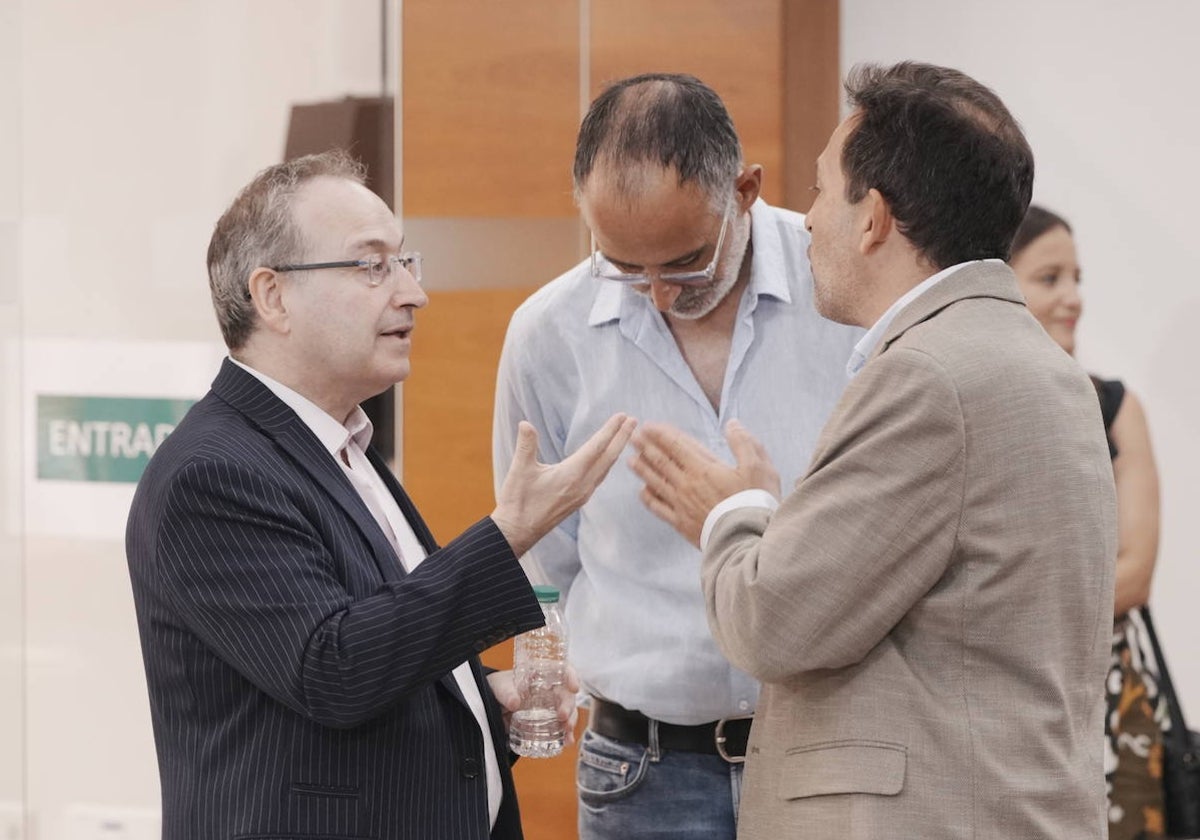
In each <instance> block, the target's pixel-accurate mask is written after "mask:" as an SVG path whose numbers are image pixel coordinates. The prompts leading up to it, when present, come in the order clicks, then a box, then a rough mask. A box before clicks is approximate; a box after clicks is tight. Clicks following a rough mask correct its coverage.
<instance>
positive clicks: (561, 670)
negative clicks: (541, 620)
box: [508, 586, 567, 758]
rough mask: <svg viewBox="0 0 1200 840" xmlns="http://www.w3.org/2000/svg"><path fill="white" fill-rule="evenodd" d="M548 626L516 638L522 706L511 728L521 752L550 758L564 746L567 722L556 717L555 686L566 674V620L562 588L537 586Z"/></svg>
mask: <svg viewBox="0 0 1200 840" xmlns="http://www.w3.org/2000/svg"><path fill="white" fill-rule="evenodd" d="M533 591H534V594H535V595H537V599H538V603H539V604H541V605H542V613H543V614H545V616H546V626H545V627H539V628H537V629H536V630H530V631H529V632H527V633H522V634H521V635H519V636H517V638H516V639H515V640H514V642H513V671H514V672H515V676H516V681H517V691H518V692H520V694H521V708H520V710H518V711H516V712H514V713H513V716H512V721H511V722H510V724H509V728H508V747H509V749H511V750H512V751H513V752H515V753H516V754H517V755H524V756H530V757H532V758H549V757H551V756H555V755H558V754H559V753H560V752H562V748H563V742H564V740H565V739H566V736H567V731H566V726H565V724H563V722H562V721H560V720H559V719H558V694H557V693H556V692H555V688H557V687H558V686H560V685H562V684H563V682H564V681H565V680H566V671H567V625H566V623H565V622H564V621H563V617H562V611H561V610H560V609H559V606H558V590H557V589H555V588H554V587H553V586H535V587H533Z"/></svg>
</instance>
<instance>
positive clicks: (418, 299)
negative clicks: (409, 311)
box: [392, 266, 429, 309]
mask: <svg viewBox="0 0 1200 840" xmlns="http://www.w3.org/2000/svg"><path fill="white" fill-rule="evenodd" d="M395 277H396V281H395V282H396V288H395V291H394V292H392V305H393V306H395V307H397V308H400V307H404V306H411V307H413V308H414V309H421V308H422V307H424V306H426V305H427V304H428V303H429V295H427V294H425V289H424V287H422V286H421V284H420V283H418V282H417V278H415V277H413V275H412V273H411V272H410V271H409V270H408V269H406V268H402V267H399V266H397V267H396V269H395Z"/></svg>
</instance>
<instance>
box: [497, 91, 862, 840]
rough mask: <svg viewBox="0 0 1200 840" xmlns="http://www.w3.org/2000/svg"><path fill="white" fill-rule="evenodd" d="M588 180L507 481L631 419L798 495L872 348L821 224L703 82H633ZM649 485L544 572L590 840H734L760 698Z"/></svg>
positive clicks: (533, 306)
mask: <svg viewBox="0 0 1200 840" xmlns="http://www.w3.org/2000/svg"><path fill="white" fill-rule="evenodd" d="M574 179H575V189H576V196H577V199H578V201H579V206H580V211H581V213H582V215H583V219H584V221H585V222H586V224H587V226H588V228H589V230H590V232H591V237H592V249H591V250H592V252H591V255H590V257H589V258H588V259H587V260H584V261H583V262H582V263H581V264H580V265H578V266H576V267H575V268H573V269H571V270H570V271H568V272H567V273H566V274H564V275H562V276H561V277H559V278H557V279H556V280H554V281H552V282H551V283H549V284H547V285H546V286H545V287H544V288H542V289H541V290H539V291H538V292H537V293H535V294H534V295H533V296H532V297H531V298H530V299H529V300H528V301H526V302H525V303H524V304H523V305H522V306H521V307H520V309H518V311H517V312H516V314H515V315H514V316H513V319H512V323H511V324H510V326H509V331H508V336H507V339H506V341H505V346H504V352H503V357H502V359H501V363H500V373H499V381H498V383H497V389H496V411H495V437H494V447H495V466H496V475H498V476H503V475H504V474H505V472H506V470H507V469H508V467H509V464H510V463H512V461H513V458H514V450H513V447H512V437H513V435H514V433H515V431H516V429H517V428H518V424H519V423H520V422H521V421H528V422H530V423H532V424H533V425H534V427H535V428H537V430H538V435H539V441H540V446H541V454H542V456H543V457H544V458H548V459H554V458H556V457H558V456H560V455H561V454H563V453H566V452H569V451H571V450H572V449H573V448H574V447H576V446H578V445H579V443H580V442H581V441H582V440H583V439H585V438H586V437H587V435H589V434H591V432H592V430H594V429H596V428H598V427H599V425H600V424H601V423H603V421H604V418H605V417H607V416H608V415H609V414H610V413H612V412H614V411H623V412H628V413H630V414H631V415H633V416H636V417H637V418H638V419H639V421H656V420H669V421H670V422H671V423H673V424H675V425H678V426H681V427H683V428H685V429H687V430H688V431H689V432H691V433H692V434H694V435H696V436H697V437H699V438H700V439H702V440H704V441H706V442H708V443H709V444H710V445H711V446H712V447H714V449H716V450H717V451H718V452H719V453H720V455H721V456H722V457H724V458H726V459H730V458H731V456H730V452H729V449H728V448H727V447H726V445H725V442H724V430H725V428H726V426H727V424H728V423H729V422H731V421H734V420H737V421H740V422H741V423H743V424H745V426H747V427H749V428H750V429H752V430H753V431H754V432H755V434H756V435H757V436H758V437H759V438H760V439H761V440H762V441H763V443H764V444H765V446H766V448H767V450H768V451H769V453H770V455H771V457H772V459H773V460H774V461H775V463H776V464H778V465H779V468H780V472H781V473H782V474H783V477H784V479H785V480H787V481H792V480H794V479H796V478H798V477H799V476H800V475H801V474H802V472H803V471H804V469H805V467H806V466H807V464H808V459H809V456H810V454H811V452H812V448H813V444H814V442H815V440H816V437H817V433H818V432H819V431H820V429H821V426H822V425H823V423H824V421H825V419H826V417H827V416H828V414H829V412H830V411H831V409H832V407H833V405H834V403H835V401H836V400H837V398H838V396H839V395H840V393H841V391H842V389H843V387H844V385H845V383H846V381H847V375H846V370H845V360H846V359H847V357H848V356H849V355H850V351H851V349H852V348H853V346H854V343H855V341H856V339H857V337H858V336H859V335H860V334H861V333H860V331H858V330H855V329H852V328H848V327H843V326H840V325H837V324H834V323H832V322H830V321H827V320H825V319H824V318H822V317H820V316H819V315H818V314H817V313H816V311H815V310H814V308H813V302H812V277H811V273H810V270H809V266H808V259H807V256H806V254H805V250H806V248H807V247H808V242H809V238H808V235H807V233H806V232H805V230H804V218H803V217H802V216H800V215H798V214H796V213H792V212H789V211H786V210H781V209H778V208H775V207H771V206H769V205H767V204H766V203H765V202H763V201H762V200H760V199H759V190H760V185H761V181H762V168H761V167H760V166H757V165H747V164H746V163H745V162H744V161H743V159H742V150H741V144H740V142H739V140H738V137H737V134H736V132H735V130H734V127H733V122H732V120H731V119H730V117H729V114H728V113H727V111H726V109H725V107H724V105H723V103H722V102H721V100H720V98H719V97H718V96H717V94H716V93H715V92H713V91H712V90H711V89H710V88H709V87H707V86H706V85H704V84H703V83H702V82H700V81H699V80H697V79H695V78H692V77H690V76H683V75H668V74H654V75H646V76H638V77H635V78H630V79H625V80H623V81H619V82H617V83H616V84H614V85H612V86H611V87H609V88H608V89H607V90H606V91H604V92H603V93H602V94H601V95H600V96H599V97H598V98H597V99H596V101H595V102H593V103H592V105H591V108H590V109H589V111H588V113H587V115H586V116H585V118H584V120H583V124H582V126H581V127H580V131H579V138H578V144H577V147H576V155H575V167H574ZM639 489H640V482H638V481H637V479H636V477H635V476H634V475H633V474H632V473H631V472H630V471H629V470H628V469H627V467H626V466H625V465H623V464H622V465H618V466H617V467H616V468H614V469H613V470H612V472H611V473H610V474H609V476H608V478H607V479H606V480H605V481H604V483H603V484H601V486H600V487H599V488H598V489H597V491H596V493H595V495H594V496H593V498H592V500H591V501H590V502H589V503H588V504H586V505H585V506H584V507H583V508H581V509H580V511H579V512H578V513H576V514H574V515H572V516H570V517H568V518H567V519H566V520H565V521H564V522H563V524H562V525H560V526H559V527H558V528H556V529H555V530H554V531H553V532H552V533H551V534H550V535H548V536H547V538H546V539H545V540H543V541H542V542H541V543H540V544H539V545H538V546H537V548H535V549H534V550H532V551H531V552H530V553H529V555H528V557H527V561H526V563H527V568H528V569H529V570H530V572H531V576H538V577H542V578H544V579H546V580H547V581H549V582H551V583H553V584H555V585H557V586H558V587H559V588H560V589H561V590H562V591H563V592H564V593H565V597H566V616H567V624H568V626H569V627H570V633H571V641H570V656H571V662H572V664H573V665H574V666H575V668H576V669H577V670H578V672H579V674H580V677H581V680H582V682H583V684H584V689H585V690H586V691H587V692H588V693H589V694H590V695H591V698H592V699H591V703H590V705H591V711H590V716H589V728H588V731H587V733H586V734H585V735H584V738H583V741H582V743H581V747H580V758H579V766H578V775H577V779H578V788H579V797H580V807H579V831H580V836H581V838H583V840H608V838H625V837H637V838H639V840H640V839H641V838H649V839H650V840H652V838H657V837H668V836H669V837H672V838H685V837H686V838H697V840H700V839H701V838H702V840H724V839H725V838H728V840H732V838H733V837H734V834H735V831H736V816H737V806H738V796H739V788H740V783H741V762H742V761H743V758H744V755H745V744H746V738H747V733H748V730H749V724H750V721H749V718H750V715H751V714H752V713H753V711H754V709H755V704H756V701H757V699H758V684H757V682H756V681H755V680H754V679H752V678H751V677H749V676H748V675H747V674H745V673H744V672H742V671H740V670H738V669H737V668H734V667H733V666H731V665H730V664H729V663H728V662H727V661H726V660H725V659H724V657H722V656H721V654H720V652H719V651H718V650H717V647H716V645H715V643H714V642H713V639H712V636H711V635H710V633H709V630H708V626H707V622H706V618H705V606H704V601H703V598H702V596H701V590H700V555H699V552H697V550H696V549H695V548H694V547H692V546H691V545H689V544H688V543H687V541H685V540H684V539H683V538H681V537H680V536H679V535H678V534H676V533H675V532H674V531H673V530H672V529H671V528H670V527H668V526H666V525H664V524H663V523H662V522H660V521H658V520H657V519H656V518H655V517H654V516H653V515H651V514H650V513H649V512H648V511H646V509H645V508H644V507H643V506H642V504H641V502H640V501H639V499H638V493H639Z"/></svg>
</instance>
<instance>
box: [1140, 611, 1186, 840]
mask: <svg viewBox="0 0 1200 840" xmlns="http://www.w3.org/2000/svg"><path fill="white" fill-rule="evenodd" d="M1139 611H1140V612H1141V615H1142V623H1143V624H1144V625H1145V627H1146V635H1147V636H1149V637H1150V647H1151V648H1152V649H1153V651H1154V660H1155V664H1156V665H1157V666H1158V687H1159V691H1160V693H1161V695H1162V697H1163V698H1164V699H1165V700H1166V703H1167V712H1168V714H1169V715H1170V718H1171V729H1170V731H1169V732H1164V733H1163V797H1164V800H1165V802H1164V804H1165V806H1166V807H1165V811H1166V814H1165V816H1166V823H1167V826H1166V828H1167V836H1169V837H1173V838H1200V733H1197V732H1191V731H1189V730H1188V728H1187V724H1186V723H1185V722H1184V719H1183V707H1182V706H1180V705H1179V698H1178V697H1177V696H1176V695H1175V684H1174V683H1173V682H1171V672H1170V670H1169V669H1168V668H1167V660H1166V658H1165V657H1164V656H1163V652H1162V647H1161V646H1159V644H1158V634H1157V633H1155V632H1154V621H1153V619H1151V618H1150V607H1149V605H1147V606H1144V607H1142V608H1141V609H1140V610H1139Z"/></svg>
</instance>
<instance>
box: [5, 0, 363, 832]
mask: <svg viewBox="0 0 1200 840" xmlns="http://www.w3.org/2000/svg"><path fill="white" fill-rule="evenodd" d="M0 3H4V4H6V5H5V6H4V10H3V14H0V26H3V27H5V31H4V37H3V44H4V46H8V44H9V41H13V42H15V44H17V45H19V53H17V52H15V51H10V50H0V67H3V68H4V69H5V70H6V71H7V70H8V69H9V64H12V63H17V62H16V61H14V59H13V56H14V55H19V67H17V68H16V69H17V70H19V72H18V73H14V74H13V75H12V76H9V75H8V73H7V72H6V73H4V74H0V75H2V76H3V77H4V78H3V82H4V84H8V83H9V82H10V80H11V79H15V78H19V80H20V82H19V85H20V86H19V93H20V95H19V100H18V102H17V103H13V102H11V101H10V99H12V98H13V97H10V96H4V95H3V94H4V91H5V90H7V88H4V87H0V108H2V109H3V113H2V115H0V120H4V121H7V120H8V119H9V116H10V114H12V113H15V114H17V115H19V116H20V117H21V119H20V120H19V121H18V122H17V123H16V124H17V125H19V126H20V138H19V144H17V145H19V146H20V159H19V167H15V168H14V171H19V173H20V175H19V191H20V195H21V206H20V212H19V223H20V242H21V254H22V260H21V270H20V277H21V280H20V284H19V295H18V298H19V300H18V303H19V306H17V305H12V306H9V307H8V308H7V309H6V308H5V305H4V300H3V295H2V293H0V318H4V322H3V323H4V325H5V326H6V328H10V329H9V330H8V331H9V332H12V331H15V332H16V333H17V334H18V335H19V337H20V338H21V339H23V341H22V342H21V347H22V350H23V352H24V356H25V359H24V361H25V368H24V370H25V373H24V376H25V379H26V385H29V384H30V380H31V379H33V378H36V377H38V376H42V375H44V373H45V371H46V370H47V369H48V367H49V366H50V365H51V361H52V360H51V359H49V358H47V357H46V356H45V355H44V348H48V347H50V348H52V347H54V346H55V345H56V344H61V340H62V339H66V338H79V339H83V340H84V341H86V342H90V343H91V347H92V348H94V349H85V350H84V351H83V352H81V353H79V363H78V368H79V371H83V372H84V373H86V371H88V370H89V369H90V366H94V365H96V364H97V359H98V358H100V357H104V358H109V357H113V356H114V354H116V355H120V354H127V355H128V356H129V360H128V362H127V363H126V364H127V365H128V369H129V377H130V380H131V381H136V380H139V379H141V380H144V379H145V374H146V370H143V369H142V368H143V367H145V368H147V369H149V368H152V367H153V365H151V364H150V362H151V361H153V360H152V359H145V358H139V353H138V350H139V349H140V348H155V347H160V346H162V345H161V344H160V342H168V343H170V345H169V346H174V345H175V344H178V345H179V346H180V347H184V346H185V345H186V346H187V347H194V346H195V344H196V343H197V342H201V343H219V342H220V334H219V332H218V330H217V327H216V323H215V319H214V317H213V314H212V309H211V305H210V303H209V297H208V291H207V281H206V274H205V266H204V254H205V249H206V247H207V244H208V238H209V233H210V232H211V229H212V225H213V223H214V222H215V221H216V219H217V217H218V215H219V214H220V212H221V210H222V209H223V208H224V207H225V206H226V205H227V204H228V202H229V201H230V200H231V199H232V197H233V195H234V193H235V192H236V190H237V189H238V188H239V187H240V186H242V185H243V184H244V183H245V182H246V181H248V180H249V179H250V177H251V176H252V175H253V173H254V172H256V171H257V170H258V169H260V168H262V167H264V166H266V165H269V164H271V163H274V162H277V161H278V160H280V159H281V157H282V154H283V148H284V141H285V131H286V126H287V117H288V108H289V106H290V105H291V104H292V103H295V102H310V101H315V100H321V99H328V98H336V97H341V96H344V95H347V94H355V95H373V94H377V93H378V92H379V87H380V67H379V46H378V45H379V0H253V2H246V0H169V2H164V0H105V1H104V2H94V0H24V1H23V2H22V0H0ZM13 21H17V22H18V23H17V25H19V29H17V30H14V29H12V28H11V27H10V23H12V22H13ZM14 33H17V34H16V35H15V37H14ZM15 105H20V108H16V107H15ZM12 124H13V123H8V122H5V125H6V126H8V125H12ZM0 140H2V142H3V145H0V151H7V150H8V149H9V148H10V146H11V145H13V144H12V143H9V142H8V139H7V138H0ZM0 159H2V160H3V161H5V162H7V161H8V160H9V158H8V156H7V155H3V156H0ZM8 174H9V173H8V170H7V169H0V186H3V185H7V183H8V180H7V179H6V176H7V175H8ZM6 199H7V197H5V200H6ZM3 207H7V205H3ZM2 210H3V208H0V215H3V213H2ZM2 223H3V219H2V218H0V224H2ZM2 234H3V228H2V227H0V235H2ZM0 241H4V242H7V240H0ZM0 256H3V255H2V254H0ZM3 280H4V278H3V277H0V283H2V282H3ZM9 313H19V315H20V317H19V318H18V317H17V316H16V315H15V314H9ZM130 348H132V352H129V350H130ZM99 351H103V352H99ZM212 372H215V368H214V370H213V371H208V372H206V374H205V376H206V378H205V379H204V381H207V378H210V374H211V373H212ZM77 373H78V371H77ZM193 375H194V374H192V373H191V372H190V371H180V373H179V377H178V381H179V382H184V381H188V378H190V377H191V376H193ZM185 377H187V378H185ZM15 379H16V377H12V376H10V377H6V379H5V380H4V381H3V382H0V385H2V386H3V387H4V388H5V389H6V391H5V395H6V396H7V395H8V394H9V393H11V391H10V390H7V389H11V388H12V387H13V381H14V380H15ZM197 396H198V395H197ZM26 414H27V415H28V411H27V412H26ZM3 428H5V427H3V426H0V429H3ZM26 435H28V429H26ZM0 440H3V441H4V443H3V444H2V446H4V447H5V448H4V449H3V450H2V451H0V456H2V457H0V463H2V464H4V465H6V466H7V465H9V464H19V463H21V450H20V448H19V447H20V446H21V444H22V440H23V436H22V435H19V434H12V435H10V434H4V435H3V436H0ZM6 474H7V472H6ZM75 489H79V488H75ZM111 489H112V488H111V487H110V488H109V490H111ZM82 492H83V494H84V497H86V496H87V495H88V493H89V492H90V490H89V488H83V490H82ZM114 492H116V493H117V494H118V495H119V494H120V493H121V492H122V491H121V490H119V489H118V490H116V491H114ZM126 492H127V491H126ZM25 495H26V499H28V497H29V495H30V494H29V493H28V492H27V493H26V494H25ZM102 495H103V498H102V497H101V496H102ZM18 501H20V500H18ZM91 502H92V503H95V504H99V503H101V502H103V503H104V504H106V505H107V504H111V503H112V493H107V492H105V491H104V490H103V488H95V494H94V495H93V496H92V499H91ZM88 504H89V501H88V499H87V498H81V499H80V501H78V502H77V503H76V504H73V505H64V506H63V508H62V509H61V512H60V515H61V517H62V528H61V529H60V531H59V532H57V533H56V532H52V531H51V532H48V531H47V530H46V529H45V528H44V527H42V526H38V527H36V528H31V527H28V526H27V528H26V531H27V533H25V535H24V543H23V546H24V551H23V557H22V559H23V564H24V575H25V603H26V614H25V618H26V622H25V632H26V634H27V638H26V643H27V647H26V652H27V680H26V685H25V699H26V703H25V707H26V712H27V723H28V726H27V730H26V740H25V744H24V747H25V758H26V766H25V778H24V783H25V793H26V796H27V801H28V810H29V828H28V830H27V832H28V833H27V837H28V838H30V840H34V838H36V839H37V840H50V839H51V838H53V840H90V838H91V837H101V836H117V835H115V834H113V833H112V832H113V831H115V829H112V828H110V829H108V831H109V833H107V834H106V833H103V830H101V829H98V828H96V826H97V825H98V824H99V820H101V819H103V818H104V817H105V816H112V817H116V818H125V819H128V820H130V822H129V825H130V826H131V830H130V832H129V833H126V834H121V835H119V836H123V837H130V838H133V837H149V836H155V837H156V836H157V835H156V834H152V831H153V822H154V814H155V812H156V811H157V809H158V778H157V767H156V764H155V759H154V749H153V740H152V735H151V729H150V720H149V711H148V702H147V698H146V691H145V683H144V677H143V674H142V665H141V655H140V650H139V647H138V639H137V632H136V625H135V620H134V612H133V604H132V599H131V595H130V590H129V579H128V574H127V571H126V567H125V559H124V550H123V545H122V541H121V539H120V536H119V535H120V532H121V530H122V525H121V523H120V520H123V518H124V511H123V510H120V511H118V512H117V513H116V514H115V515H114V516H113V517H112V518H113V519H115V520H118V521H116V522H115V523H113V526H114V527H113V528H112V529H110V530H111V531H112V533H111V534H110V535H108V536H103V537H101V536H91V537H89V536H86V535H82V536H81V535H79V534H78V533H76V532H77V531H78V530H79V529H78V528H77V527H75V526H76V525H78V522H77V521H76V520H78V519H79V518H80V514H79V511H81V510H82V508H83V506H85V505H88ZM6 505H7V502H6ZM118 507H119V505H118ZM33 513H34V512H30V516H31V517H32V515H33ZM30 521H32V519H27V520H26V522H27V523H28V522H30ZM17 544H18V545H19V544H20V543H17ZM6 545H7V544H6ZM5 552H6V557H7V554H8V553H9V552H8V551H7V548H6V549H5ZM9 580H10V577H9V575H8V573H7V572H6V573H5V576H4V578H3V582H4V583H7V582H8V581H9ZM7 595H8V593H7V592H0V600H2V599H4V598H5V597H6V596H7ZM3 643H4V640H3V639H0V646H2V645H3ZM2 650H3V648H2V647H0V651H2ZM0 664H3V659H0ZM6 673H7V671H6ZM0 699H2V698H0ZM4 723H7V721H6V720H0V724H4ZM8 743H9V741H8V740H7V739H6V738H5V733H0V765H4V766H3V767H0V781H3V780H4V779H6V778H7V776H5V775H3V773H4V772H5V771H6V770H7V769H8V768H7V762H8V760H9V755H8V754H5V750H6V746H5V745H7V744H8ZM19 781H20V780H19V779H18V782H19ZM2 794H3V791H0V798H3V796H2ZM139 814H141V815H145V816H146V817H147V819H146V821H145V822H143V823H139V822H138V821H137V819H136V817H137V816H138V815H139ZM89 826H90V827H89ZM135 827H136V829H137V832H139V833H134V828H135ZM146 832H151V833H146Z"/></svg>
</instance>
